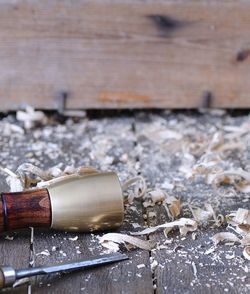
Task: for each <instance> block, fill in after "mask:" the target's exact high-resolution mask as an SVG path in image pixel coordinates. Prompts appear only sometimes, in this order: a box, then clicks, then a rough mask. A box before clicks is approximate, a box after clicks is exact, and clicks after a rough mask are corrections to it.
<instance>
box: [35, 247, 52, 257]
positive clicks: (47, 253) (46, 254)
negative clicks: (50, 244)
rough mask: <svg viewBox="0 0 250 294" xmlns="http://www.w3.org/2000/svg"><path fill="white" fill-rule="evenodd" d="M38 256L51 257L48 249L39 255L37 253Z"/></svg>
mask: <svg viewBox="0 0 250 294" xmlns="http://www.w3.org/2000/svg"><path fill="white" fill-rule="evenodd" d="M36 255H37V256H38V255H45V256H50V252H49V250H48V249H45V250H44V251H41V252H39V253H36Z"/></svg>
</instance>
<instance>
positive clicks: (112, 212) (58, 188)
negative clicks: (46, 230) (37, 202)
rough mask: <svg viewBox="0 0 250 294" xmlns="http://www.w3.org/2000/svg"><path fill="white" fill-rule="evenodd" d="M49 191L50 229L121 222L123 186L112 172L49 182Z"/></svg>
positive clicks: (93, 228) (105, 226) (112, 225)
mask: <svg viewBox="0 0 250 294" xmlns="http://www.w3.org/2000/svg"><path fill="white" fill-rule="evenodd" d="M48 192H49V195H50V201H51V215H52V220H51V227H52V228H53V229H60V230H67V231H80V232H88V231H96V230H107V229H113V228H117V227H119V226H120V225H121V224H122V221H123V216H124V208H123V197H122V189H121V185H120V182H119V179H118V176H117V175H116V174H115V173H113V172H108V173H96V174H89V175H86V176H76V177H75V178H70V179H68V180H65V181H63V182H60V183H56V184H54V185H52V186H49V187H48Z"/></svg>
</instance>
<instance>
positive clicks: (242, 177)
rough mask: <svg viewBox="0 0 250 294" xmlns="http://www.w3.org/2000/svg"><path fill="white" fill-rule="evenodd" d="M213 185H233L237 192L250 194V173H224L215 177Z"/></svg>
mask: <svg viewBox="0 0 250 294" xmlns="http://www.w3.org/2000/svg"><path fill="white" fill-rule="evenodd" d="M212 184H216V185H221V184H232V185H234V186H235V188H236V189H237V190H239V191H241V192H243V193H249V192H250V173H249V172H247V171H244V170H242V169H238V170H230V171H223V172H221V173H218V174H215V175H214V177H213V179H212Z"/></svg>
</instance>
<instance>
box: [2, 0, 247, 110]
mask: <svg viewBox="0 0 250 294" xmlns="http://www.w3.org/2000/svg"><path fill="white" fill-rule="evenodd" d="M249 10H250V1H226V0H222V1H219V2H218V1H191V0H190V1H174V0H166V1H163V0H162V1H159V0H157V1H153V0H151V1H140V0H135V1H125V0H124V1H111V0H103V1H99V0H95V1H84V0H78V1H73V2H65V1H60V0H45V1H24V0H19V1H7V0H1V1H0V57H1V60H2V62H1V68H0V84H1V88H0V97H1V106H0V108H1V109H2V110H3V109H15V108H17V107H19V106H20V105H23V104H24V103H29V104H31V105H34V106H36V107H39V108H47V109H48V108H49V109H51V108H57V107H58V104H60V99H63V98H62V97H63V96H64V94H65V93H66V94H67V97H68V99H67V101H66V107H67V108H131V107H133V108H142V107H144V108H151V107H155V108H165V107H169V108H183V107H184V108H193V107H195V108H196V107H201V106H203V105H204V104H205V105H206V104H209V105H208V106H210V107H250V99H249V94H248V93H249V92H250V84H249V82H248V81H249V78H250V67H249V62H250V58H249V51H250V14H249ZM207 92H209V93H211V97H212V99H210V101H209V103H206V101H207V100H206V99H207V98H206V97H207V96H206V93H207ZM204 101H205V102H204Z"/></svg>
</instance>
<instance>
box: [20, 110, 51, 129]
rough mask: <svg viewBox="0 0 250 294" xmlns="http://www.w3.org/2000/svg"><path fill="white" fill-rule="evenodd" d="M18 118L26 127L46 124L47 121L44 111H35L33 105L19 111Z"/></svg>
mask: <svg viewBox="0 0 250 294" xmlns="http://www.w3.org/2000/svg"><path fill="white" fill-rule="evenodd" d="M16 119H17V120H19V121H21V122H23V124H24V128H25V129H31V128H33V127H34V126H36V125H37V124H41V125H44V124H46V123H47V117H46V115H45V114H44V112H42V111H35V110H34V108H33V107H31V106H27V107H26V109H25V111H22V110H19V111H17V113H16Z"/></svg>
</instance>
